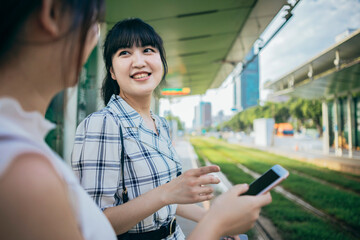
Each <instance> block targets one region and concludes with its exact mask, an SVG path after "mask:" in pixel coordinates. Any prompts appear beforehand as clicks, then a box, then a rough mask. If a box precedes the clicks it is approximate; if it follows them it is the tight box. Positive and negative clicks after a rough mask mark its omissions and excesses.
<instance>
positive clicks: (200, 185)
mask: <svg viewBox="0 0 360 240" xmlns="http://www.w3.org/2000/svg"><path fill="white" fill-rule="evenodd" d="M104 60H105V65H106V71H107V73H106V77H105V79H104V83H103V87H102V95H103V100H104V103H105V105H106V107H105V108H103V109H102V110H100V111H98V112H95V113H93V114H91V115H89V116H88V117H87V118H85V120H84V121H83V122H82V123H80V125H79V126H78V128H77V133H76V138H75V145H74V149H73V154H72V167H73V170H74V171H75V173H76V175H77V176H78V177H79V179H80V184H81V185H82V186H83V187H84V188H85V190H86V191H87V192H88V193H89V194H90V196H91V197H92V198H93V199H94V201H95V202H96V204H98V205H99V206H100V207H101V208H102V210H104V213H105V215H106V216H107V217H108V219H109V220H110V222H111V224H112V225H113V227H114V229H115V232H116V233H117V234H119V235H118V239H184V238H185V236H184V234H183V233H182V231H181V229H180V227H179V226H178V225H176V220H175V215H176V214H177V215H180V216H182V217H185V218H188V219H191V220H193V221H196V222H201V224H200V225H199V229H202V228H203V227H204V226H206V225H204V222H203V220H202V219H206V221H205V224H208V225H212V224H215V225H217V224H218V223H216V221H217V218H221V216H220V215H221V214H220V215H219V216H215V215H212V214H209V213H207V212H206V211H205V210H204V209H203V208H201V207H199V206H198V205H195V204H190V203H197V202H201V201H204V200H209V199H211V198H212V197H213V189H212V188H211V187H210V186H207V184H216V183H218V182H219V180H218V179H217V178H215V177H214V176H212V175H207V173H210V172H216V171H219V167H217V166H208V167H203V168H199V169H191V170H189V171H187V172H185V173H182V168H181V163H180V161H179V158H178V156H177V154H176V152H175V150H174V148H173V146H172V142H171V139H170V134H169V126H168V124H167V122H166V120H165V119H164V118H161V117H159V116H157V115H155V114H153V113H152V112H151V110H150V104H151V97H152V94H153V92H154V90H155V89H156V88H157V87H158V85H159V84H160V82H161V81H162V80H163V79H164V78H165V76H166V73H167V63H166V58H165V51H164V48H163V42H162V39H161V37H160V36H159V35H158V34H157V33H156V32H155V31H154V29H153V28H152V27H151V26H150V25H148V24H147V23H145V22H143V21H142V20H140V19H137V18H135V19H126V20H123V21H121V22H118V23H117V24H115V26H114V27H113V28H112V29H111V30H110V31H109V33H108V35H107V37H106V40H105V43H104ZM235 189H237V190H232V193H228V194H229V195H231V194H232V197H235V196H236V194H237V196H238V195H239V194H240V193H241V192H243V191H245V190H246V186H237V187H236V188H235ZM222 197H224V196H222ZM238 199H239V201H241V202H242V206H241V207H244V209H242V211H243V212H244V213H245V212H247V213H248V212H249V211H250V212H252V214H250V215H252V216H254V215H253V214H255V217H249V216H246V215H243V216H246V219H242V223H241V224H242V225H241V226H242V228H243V230H244V229H245V230H246V227H245V226H247V227H249V226H251V224H253V223H254V221H255V219H256V218H257V217H256V216H257V214H258V212H259V210H260V207H261V206H263V205H264V204H267V203H269V202H270V201H271V197H270V196H269V194H267V195H264V196H260V197H239V198H238ZM232 200H235V198H233V199H232ZM250 202H252V203H254V202H255V203H256V204H254V205H251V204H250ZM215 206H217V207H218V209H217V207H214V209H217V210H216V211H215V212H217V214H218V213H219V211H224V213H225V215H228V214H230V213H231V210H230V209H226V207H225V206H223V208H220V204H219V205H217V204H215ZM227 207H228V206H227ZM245 209H246V210H245ZM227 210H229V211H228V212H227ZM210 212H213V211H210ZM231 214H233V213H231ZM235 215H236V214H235ZM235 215H234V216H235ZM129 216H131V217H129ZM205 216H207V217H205ZM209 216H212V217H215V218H213V219H211V218H209ZM228 219H232V218H231V217H229V216H227V218H226V219H225V218H224V219H223V220H222V223H223V222H227V221H228ZM208 221H210V222H208ZM214 222H215V223H214ZM240 222H241V221H240ZM232 224H234V223H232ZM236 224H238V223H236ZM239 226H240V225H239ZM223 227H224V228H228V227H229V226H227V225H223ZM232 227H233V226H230V228H232ZM213 229H216V233H214V232H212V231H208V232H205V231H204V230H205V229H202V230H203V231H200V233H201V236H202V238H201V239H209V238H207V237H205V236H206V235H207V234H208V233H210V235H209V236H208V237H210V236H213V237H214V236H215V237H216V236H217V235H218V234H219V233H220V234H221V233H224V231H223V230H222V229H218V228H216V227H214V228H213ZM235 229H236V228H235ZM228 232H229V231H226V233H228ZM197 233H199V232H198V231H195V232H194V233H193V236H196V237H198V235H197ZM234 233H236V231H235V232H234ZM220 236H221V235H218V237H220ZM214 239H216V238H214Z"/></svg>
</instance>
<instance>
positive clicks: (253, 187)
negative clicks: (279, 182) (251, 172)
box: [242, 169, 280, 195]
mask: <svg viewBox="0 0 360 240" xmlns="http://www.w3.org/2000/svg"><path fill="white" fill-rule="evenodd" d="M279 177H280V176H279V175H277V174H276V173H275V172H274V171H273V170H272V169H270V170H269V171H267V172H266V173H264V174H263V175H262V176H261V177H259V178H258V179H256V180H255V181H254V182H252V183H251V184H250V185H249V190H248V191H247V192H246V193H244V194H242V195H256V194H258V193H259V192H261V191H262V190H263V189H265V188H266V187H267V186H269V185H270V184H271V183H272V182H274V181H275V180H276V179H278V178H279Z"/></svg>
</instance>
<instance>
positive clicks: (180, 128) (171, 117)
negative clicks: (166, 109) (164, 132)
mask: <svg viewBox="0 0 360 240" xmlns="http://www.w3.org/2000/svg"><path fill="white" fill-rule="evenodd" d="M165 118H166V120H168V121H172V120H175V121H176V122H177V125H178V130H181V131H183V130H184V125H183V124H182V122H181V121H180V118H179V117H178V116H173V115H168V116H166V117H165Z"/></svg>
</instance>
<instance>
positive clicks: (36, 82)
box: [0, 63, 57, 115]
mask: <svg viewBox="0 0 360 240" xmlns="http://www.w3.org/2000/svg"><path fill="white" fill-rule="evenodd" d="M30 65H31V64H30ZM25 69H26V70H25ZM35 69H38V68H35ZM42 79H44V76H41V73H39V72H37V71H34V70H33V69H28V68H22V66H21V63H18V64H16V65H12V66H9V65H7V66H6V67H2V68H1V69H0V84H1V87H0V97H10V98H14V99H16V100H17V101H18V102H19V103H20V105H21V106H22V108H23V109H24V110H25V111H38V112H40V113H41V114H42V115H45V112H46V109H47V107H48V105H49V103H50V101H51V99H52V98H53V96H54V95H55V94H56V92H57V91H56V90H55V88H54V86H53V87H49V85H48V84H47V83H48V82H49V80H48V82H47V81H46V80H42ZM54 85H55V84H54Z"/></svg>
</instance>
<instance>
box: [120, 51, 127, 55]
mask: <svg viewBox="0 0 360 240" xmlns="http://www.w3.org/2000/svg"><path fill="white" fill-rule="evenodd" d="M127 54H129V52H128V51H121V52H120V53H119V56H123V55H127Z"/></svg>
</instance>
